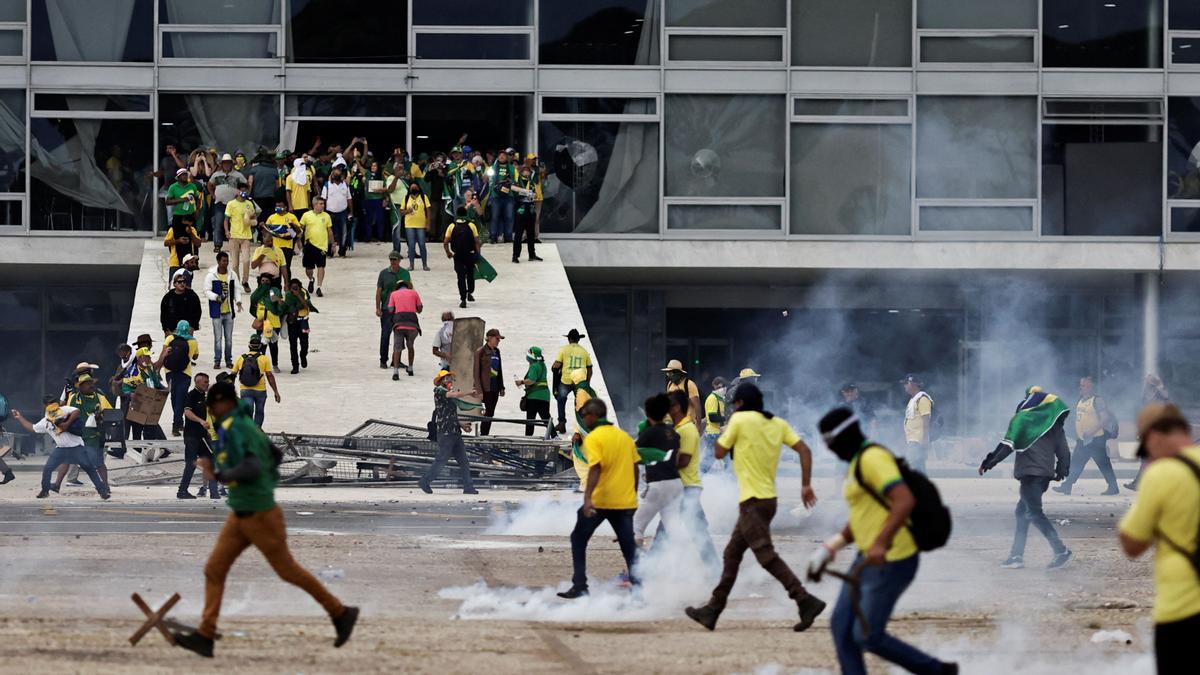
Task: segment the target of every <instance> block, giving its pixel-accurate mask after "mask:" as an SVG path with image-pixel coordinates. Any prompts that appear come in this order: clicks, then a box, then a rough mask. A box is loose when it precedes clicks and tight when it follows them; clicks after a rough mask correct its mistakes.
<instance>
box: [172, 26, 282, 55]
mask: <svg viewBox="0 0 1200 675" xmlns="http://www.w3.org/2000/svg"><path fill="white" fill-rule="evenodd" d="M278 57H279V33H278V32H276V31H268V32H263V33H241V32H231V33H205V32H182V31H170V32H164V33H163V34H162V58H164V59H274V58H278Z"/></svg>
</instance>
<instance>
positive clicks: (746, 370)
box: [738, 368, 762, 377]
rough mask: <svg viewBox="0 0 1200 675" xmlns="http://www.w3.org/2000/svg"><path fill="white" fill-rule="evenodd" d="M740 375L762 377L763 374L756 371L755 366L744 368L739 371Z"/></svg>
mask: <svg viewBox="0 0 1200 675" xmlns="http://www.w3.org/2000/svg"><path fill="white" fill-rule="evenodd" d="M738 377H762V375H759V374H758V373H756V372H754V369H753V368H742V369H741V370H740V371H738Z"/></svg>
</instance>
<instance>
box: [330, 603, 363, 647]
mask: <svg viewBox="0 0 1200 675" xmlns="http://www.w3.org/2000/svg"><path fill="white" fill-rule="evenodd" d="M357 622H358V608H357V607H346V608H345V609H344V610H343V611H342V615H341V616H339V617H337V618H335V619H333V628H334V630H336V631H337V639H336V640H334V642H333V646H334V647H341V646H342V645H344V644H346V641H347V640H349V639H350V634H351V633H353V632H354V624H355V623H357Z"/></svg>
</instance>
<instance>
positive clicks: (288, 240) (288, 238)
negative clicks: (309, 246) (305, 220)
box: [264, 199, 304, 279]
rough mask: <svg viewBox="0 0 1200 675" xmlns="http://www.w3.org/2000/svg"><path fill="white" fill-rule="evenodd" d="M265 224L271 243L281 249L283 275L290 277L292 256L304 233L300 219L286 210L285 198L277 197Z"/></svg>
mask: <svg viewBox="0 0 1200 675" xmlns="http://www.w3.org/2000/svg"><path fill="white" fill-rule="evenodd" d="M266 224H267V229H268V230H269V231H270V232H271V243H272V244H274V246H275V248H277V249H279V250H281V251H283V261H284V267H285V268H286V269H287V272H286V273H285V277H286V278H287V279H291V277H292V256H294V255H295V254H296V249H297V247H298V244H299V243H300V241H301V238H302V236H303V235H304V228H302V227H300V219H299V218H298V217H297V216H296V215H295V214H293V213H291V212H289V211H288V210H287V201H286V200H284V199H277V200H275V212H274V213H272V214H271V215H269V216H267V223H266ZM264 241H266V240H264Z"/></svg>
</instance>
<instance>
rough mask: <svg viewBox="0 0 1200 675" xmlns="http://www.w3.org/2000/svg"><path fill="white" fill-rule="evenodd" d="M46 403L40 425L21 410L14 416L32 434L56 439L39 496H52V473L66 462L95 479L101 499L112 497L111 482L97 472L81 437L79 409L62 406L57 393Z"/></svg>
mask: <svg viewBox="0 0 1200 675" xmlns="http://www.w3.org/2000/svg"><path fill="white" fill-rule="evenodd" d="M43 403H44V404H45V405H46V414H45V416H44V417H42V419H41V420H39V421H38V422H37V423H36V424H30V423H29V420H27V419H25V418H24V417H22V416H21V411H20V410H13V411H12V417H13V419H14V420H16V421H17V423H18V424H20V425H21V426H22V427H25V431H28V432H29V433H31V434H46V435H47V436H49V437H50V438H51V439H52V440H53V441H54V445H55V448H54V449H53V450H51V451H50V456H49V457H47V458H46V465H45V466H43V467H42V491H41V492H39V493H38V494H37V498H38V499H45V498H46V497H49V496H50V476H52V475H53V474H54V470H55V469H57V468H58V467H59V466H60V465H62V464H77V465H78V466H79V468H80V469H81V470H82V471H83V472H84V473H86V474H87V476H88V478H90V479H91V480H92V485H95V486H96V493H97V494H99V495H100V499H105V500H106V499H108V498H109V496H110V495H109V491H108V485H107V484H105V482H104V481H103V480H102V479H101V478H100V474H98V473H96V467H95V466H94V465H93V464H92V460H91V458H90V457H88V455H87V451H86V449H85V448H84V445H83V438H82V437H80V434H81V433H83V421H82V420H81V419H80V417H79V408H74V407H71V406H65V405H59V403H58V399H57V398H55V397H53V396H47V397H46V398H45V400H44V401H43Z"/></svg>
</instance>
